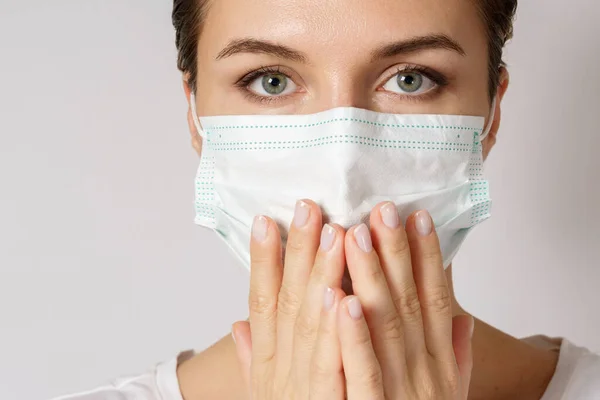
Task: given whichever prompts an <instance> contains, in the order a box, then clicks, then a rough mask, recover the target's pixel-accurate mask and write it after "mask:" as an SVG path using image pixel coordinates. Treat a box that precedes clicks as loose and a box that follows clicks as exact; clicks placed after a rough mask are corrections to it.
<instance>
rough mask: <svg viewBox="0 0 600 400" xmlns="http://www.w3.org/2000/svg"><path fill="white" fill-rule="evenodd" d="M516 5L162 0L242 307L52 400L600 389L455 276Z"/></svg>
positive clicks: (200, 191)
mask: <svg viewBox="0 0 600 400" xmlns="http://www.w3.org/2000/svg"><path fill="white" fill-rule="evenodd" d="M515 9H516V0H504V1H502V0H444V1H441V0H420V1H414V0H371V1H369V2H364V1H363V2H361V1H342V0H331V1H320V2H318V1H315V2H307V1H301V0H286V1H281V0H252V1H248V0H244V1H242V0H219V1H210V0H175V1H174V10H173V20H174V24H175V28H176V31H177V46H178V50H179V67H180V69H181V70H182V72H183V74H184V88H185V93H186V95H187V98H188V102H189V104H190V108H189V111H188V122H189V127H190V132H191V134H192V144H193V146H194V148H195V149H196V151H197V152H198V154H199V155H200V156H201V165H200V168H199V170H198V177H197V219H196V221H197V222H198V223H199V224H201V225H204V226H208V227H210V228H212V229H215V230H216V231H217V233H218V234H219V235H220V236H221V237H223V239H225V240H226V241H227V243H228V244H229V245H230V247H231V248H232V250H233V251H234V252H235V253H236V254H237V255H238V256H240V259H241V261H242V262H243V263H244V264H246V266H248V267H250V270H251V290H250V293H251V294H250V301H249V304H250V323H249V324H248V323H247V322H239V323H236V324H235V325H234V327H233V332H232V333H233V335H232V337H229V336H228V337H225V338H223V339H222V340H221V341H219V342H218V343H216V344H215V345H214V346H212V347H211V348H209V349H207V350H205V351H204V352H202V353H200V354H197V355H194V354H193V353H190V352H187V353H182V354H181V355H180V356H179V357H177V359H174V360H172V361H171V362H168V363H165V364H160V365H159V366H158V367H157V368H156V369H155V370H154V371H152V372H151V373H148V374H146V375H142V376H139V377H134V378H128V379H123V380H120V381H118V382H115V383H114V384H113V385H111V386H106V387H101V388H98V389H96V390H93V391H91V392H87V393H83V394H79V395H74V396H70V397H66V398H65V399H82V400H92V399H94V400H95V399H134V398H135V399H140V398H144V399H163V400H171V399H173V400H180V399H182V398H183V399H185V400H193V399H212V398H218V399H240V398H250V397H252V398H253V399H260V400H263V399H291V398H298V399H303V398H314V399H322V398H328V399H329V398H335V399H342V398H344V397H347V398H349V399H367V398H368V399H384V398H386V399H396V398H398V399H400V398H402V399H467V398H468V399H496V398H497V399H544V400H548V399H562V398H564V399H593V398H600V358H599V357H598V356H596V355H593V354H591V353H589V352H588V351H587V350H585V349H583V348H579V347H576V346H574V345H573V344H571V343H569V342H568V341H566V340H560V339H550V338H547V337H543V336H539V337H535V338H528V339H524V340H519V339H516V338H513V337H511V336H509V335H507V334H504V333H502V332H500V331H499V330H497V329H495V328H493V327H491V326H489V325H486V324H485V323H483V322H482V321H479V320H477V319H473V318H472V317H471V316H469V315H468V313H467V312H466V311H465V310H463V309H462V308H461V306H460V305H459V304H458V302H457V301H456V298H455V296H454V293H453V289H452V267H451V265H450V264H451V261H452V258H453V256H454V255H455V253H456V251H457V250H458V248H459V247H460V244H461V243H462V240H463V239H464V236H465V234H466V232H468V231H469V229H470V228H471V227H472V226H474V225H476V224H477V223H479V222H480V221H482V220H483V219H485V218H487V217H488V215H489V198H488V195H487V183H486V181H485V180H483V179H482V176H481V165H480V164H481V162H482V160H483V159H485V158H486V157H487V155H488V154H489V152H490V151H491V149H492V148H493V146H494V143H495V140H496V135H497V133H498V130H499V127H500V117H501V113H500V104H501V100H502V97H503V95H504V93H505V92H506V90H507V88H508V82H509V77H508V72H507V70H506V68H505V67H504V66H503V64H502V48H503V46H504V44H505V42H506V41H507V40H508V39H509V38H510V36H511V33H512V18H513V15H514V12H515ZM403 17H404V18H403ZM266 18H268V19H267V20H265V19H266ZM196 111H197V112H196ZM198 116H200V118H198ZM469 116H479V117H484V118H477V117H469ZM292 199H293V200H292ZM298 199H300V200H299V201H298V202H297V203H296V205H295V206H294V201H295V200H298ZM257 214H260V215H257ZM255 215H256V217H255ZM365 223H366V224H365ZM250 225H252V229H250ZM288 226H289V228H288ZM282 239H283V240H284V242H283V243H282V242H281V241H282ZM248 242H249V243H250V246H249V247H248ZM282 247H283V248H284V249H285V252H283V254H282ZM284 267H285V268H284ZM471 337H472V339H471Z"/></svg>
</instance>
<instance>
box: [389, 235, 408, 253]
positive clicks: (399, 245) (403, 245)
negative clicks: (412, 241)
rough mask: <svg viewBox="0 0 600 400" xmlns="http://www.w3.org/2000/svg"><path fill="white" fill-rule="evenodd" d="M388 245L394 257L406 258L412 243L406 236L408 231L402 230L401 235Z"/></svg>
mask: <svg viewBox="0 0 600 400" xmlns="http://www.w3.org/2000/svg"><path fill="white" fill-rule="evenodd" d="M387 246H388V252H389V253H390V255H391V256H392V257H396V258H404V257H405V256H408V255H409V254H410V245H409V244H408V240H407V237H406V233H405V232H402V235H401V237H399V238H396V239H395V240H393V241H392V242H391V243H390V244H388V245H387Z"/></svg>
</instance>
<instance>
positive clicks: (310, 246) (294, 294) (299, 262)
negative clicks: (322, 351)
mask: <svg viewBox="0 0 600 400" xmlns="http://www.w3.org/2000/svg"><path fill="white" fill-rule="evenodd" d="M322 227H323V226H322V217H321V210H320V209H319V207H318V206H317V205H316V204H315V203H313V202H312V201H309V200H300V201H298V202H297V203H296V210H295V213H294V219H293V221H292V223H291V225H290V230H289V234H288V238H287V244H286V251H285V262H284V268H283V283H282V285H281V290H280V292H279V300H278V302H277V354H278V357H280V360H281V365H284V366H288V365H289V363H290V359H291V357H292V346H293V340H294V323H295V321H296V317H297V316H298V312H299V310H300V305H301V304H302V300H303V298H304V294H305V292H306V285H307V284H308V280H309V277H310V272H311V270H312V268H313V265H314V263H315V257H316V254H317V250H318V248H319V236H320V232H321V229H322Z"/></svg>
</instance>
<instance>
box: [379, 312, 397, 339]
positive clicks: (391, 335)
mask: <svg viewBox="0 0 600 400" xmlns="http://www.w3.org/2000/svg"><path fill="white" fill-rule="evenodd" d="M382 321H383V324H382V327H383V332H384V334H385V338H386V339H388V340H395V339H401V338H402V323H401V321H400V317H399V315H398V313H397V312H396V310H395V309H394V310H393V311H388V312H387V313H386V314H385V315H384V316H383V318H382Z"/></svg>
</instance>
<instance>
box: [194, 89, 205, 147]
mask: <svg viewBox="0 0 600 400" xmlns="http://www.w3.org/2000/svg"><path fill="white" fill-rule="evenodd" d="M190 103H191V104H190V106H191V107H192V118H194V125H195V126H196V130H197V131H198V135H200V136H201V137H202V139H205V138H206V132H204V129H202V126H201V125H200V119H199V118H198V112H197V111H196V95H195V94H194V93H191V94H190Z"/></svg>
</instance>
